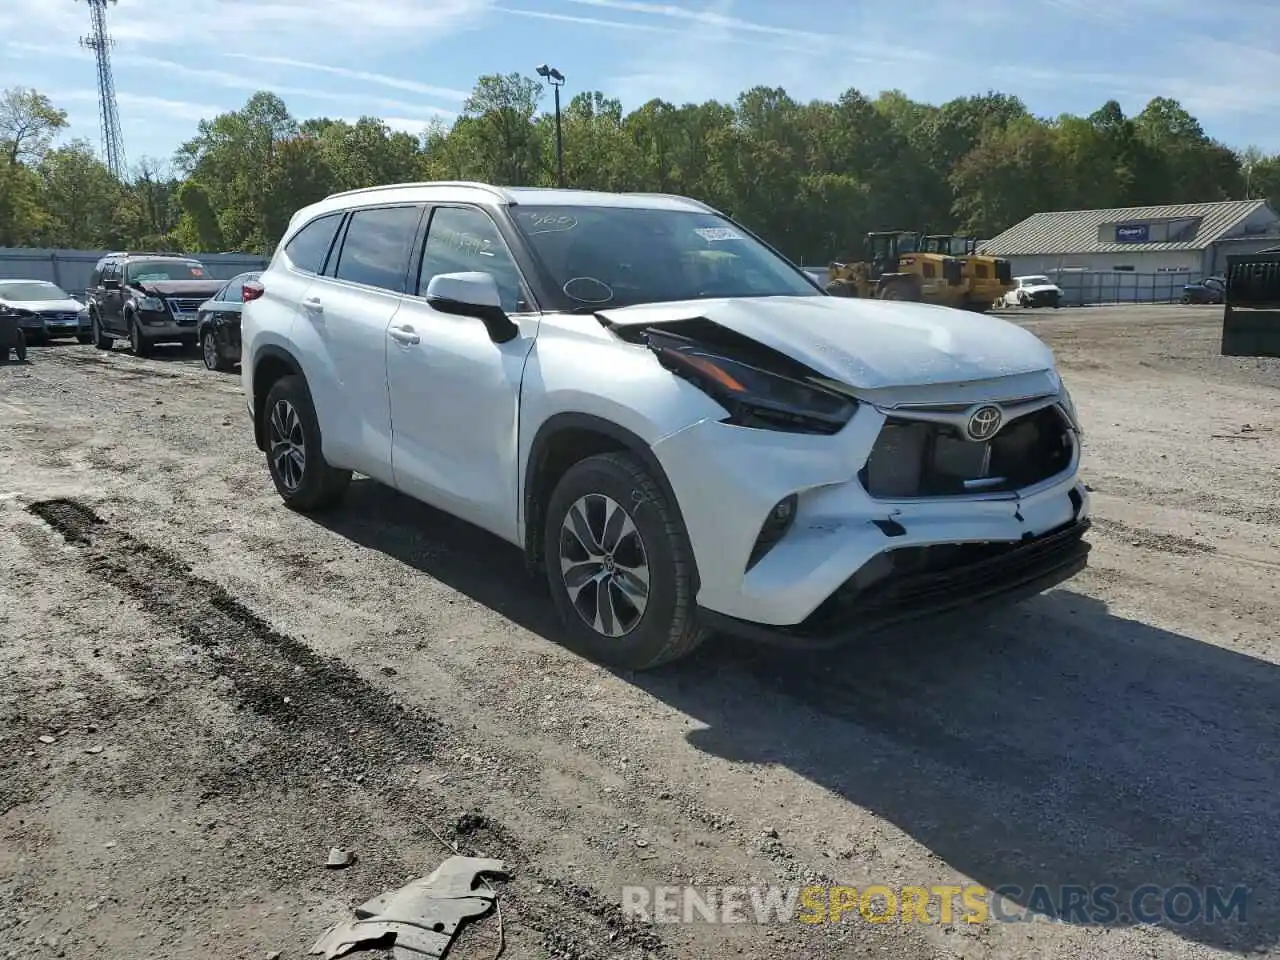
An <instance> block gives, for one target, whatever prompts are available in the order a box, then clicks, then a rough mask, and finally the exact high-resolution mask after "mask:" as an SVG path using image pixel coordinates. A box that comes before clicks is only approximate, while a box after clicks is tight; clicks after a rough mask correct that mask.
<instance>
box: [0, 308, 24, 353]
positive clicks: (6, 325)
mask: <svg viewBox="0 0 1280 960" xmlns="http://www.w3.org/2000/svg"><path fill="white" fill-rule="evenodd" d="M11 353H12V354H13V356H15V357H17V358H18V359H19V360H21V361H25V360H26V359H27V335H26V334H25V333H23V332H22V327H21V326H19V325H18V318H17V317H14V316H9V315H7V314H4V313H0V363H7V362H8V361H9V355H10V354H11Z"/></svg>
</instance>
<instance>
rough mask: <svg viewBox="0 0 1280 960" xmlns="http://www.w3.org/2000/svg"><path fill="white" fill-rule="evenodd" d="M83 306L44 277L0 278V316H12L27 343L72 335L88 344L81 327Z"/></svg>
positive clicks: (83, 329)
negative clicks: (25, 278)
mask: <svg viewBox="0 0 1280 960" xmlns="http://www.w3.org/2000/svg"><path fill="white" fill-rule="evenodd" d="M82 309H83V305H82V304H81V303H80V301H79V300H77V299H76V298H75V297H73V296H71V294H69V293H67V291H65V290H63V289H62V288H61V287H60V286H58V285H57V284H56V283H49V282H48V281H47V280H0V316H9V317H12V318H13V319H14V320H15V321H16V322H17V324H18V326H19V327H20V328H21V329H22V332H23V336H24V338H25V339H26V340H27V342H29V343H32V342H39V341H41V340H47V339H50V338H53V337H76V338H77V339H78V340H80V342H81V343H88V342H89V339H88V336H89V331H88V329H87V328H85V327H83V326H82V323H81V317H80V311H81V310H82Z"/></svg>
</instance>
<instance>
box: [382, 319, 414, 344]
mask: <svg viewBox="0 0 1280 960" xmlns="http://www.w3.org/2000/svg"><path fill="white" fill-rule="evenodd" d="M387 333H388V334H389V335H390V336H391V339H392V340H394V341H395V342H396V343H403V344H413V343H421V342H422V338H421V337H419V336H418V335H417V334H416V333H414V332H413V327H411V326H409V325H408V324H407V323H406V324H405V325H404V326H403V327H392V328H391V329H390V330H388V331H387Z"/></svg>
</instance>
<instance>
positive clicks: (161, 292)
mask: <svg viewBox="0 0 1280 960" xmlns="http://www.w3.org/2000/svg"><path fill="white" fill-rule="evenodd" d="M225 283H226V281H225V280H146V281H143V282H140V283H132V284H130V286H131V287H133V288H134V289H136V290H141V291H142V292H143V293H148V294H152V295H154V296H160V297H192V298H195V297H199V298H200V299H201V300H207V299H208V298H209V297H212V296H213V295H214V294H215V293H217V292H218V291H219V290H221V289H222V286H223V284H225Z"/></svg>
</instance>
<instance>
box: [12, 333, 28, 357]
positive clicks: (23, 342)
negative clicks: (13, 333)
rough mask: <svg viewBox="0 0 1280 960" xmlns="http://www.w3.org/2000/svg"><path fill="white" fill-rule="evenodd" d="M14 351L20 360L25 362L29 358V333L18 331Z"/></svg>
mask: <svg viewBox="0 0 1280 960" xmlns="http://www.w3.org/2000/svg"><path fill="white" fill-rule="evenodd" d="M13 352H14V353H15V354H16V355H17V357H18V362H20V363H25V362H26V360H27V335H26V334H25V333H23V332H22V331H21V330H19V331H18V342H17V343H16V344H14V347H13Z"/></svg>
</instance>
